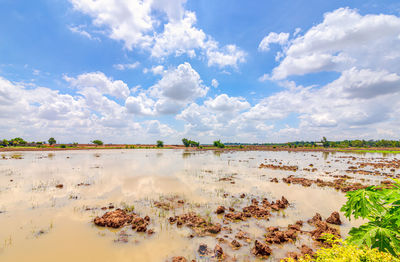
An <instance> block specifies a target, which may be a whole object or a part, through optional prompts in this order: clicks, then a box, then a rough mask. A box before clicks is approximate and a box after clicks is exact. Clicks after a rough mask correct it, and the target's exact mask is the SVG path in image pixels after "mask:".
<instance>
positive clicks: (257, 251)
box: [251, 240, 272, 257]
mask: <svg viewBox="0 0 400 262" xmlns="http://www.w3.org/2000/svg"><path fill="white" fill-rule="evenodd" d="M251 252H252V253H253V255H255V256H258V257H268V256H269V255H271V253H272V250H271V249H270V248H269V247H268V246H267V244H264V243H262V242H260V241H258V240H256V241H255V242H254V247H253V249H252V250H251Z"/></svg>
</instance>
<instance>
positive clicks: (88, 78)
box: [0, 0, 400, 143]
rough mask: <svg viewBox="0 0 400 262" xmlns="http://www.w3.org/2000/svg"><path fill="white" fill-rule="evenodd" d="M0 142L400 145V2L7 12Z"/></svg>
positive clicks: (180, 1) (101, 1)
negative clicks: (352, 141) (381, 141)
mask: <svg viewBox="0 0 400 262" xmlns="http://www.w3.org/2000/svg"><path fill="white" fill-rule="evenodd" d="M0 6H1V8H0V19H1V23H0V33H1V36H2V37H1V38H0V109H1V110H0V111H1V112H2V113H0V118H1V119H0V120H1V124H0V134H2V137H4V138H11V137H16V136H22V137H24V138H26V139H27V140H46V139H47V138H48V137H49V136H54V137H56V138H58V140H59V141H61V142H65V143H67V142H74V141H77V142H88V141H90V140H93V139H102V140H104V141H105V142H109V143H122V142H124V143H125V142H126V143H150V142H154V141H155V140H157V139H162V140H164V141H166V142H167V143H178V142H179V141H180V139H181V138H182V137H188V138H191V139H195V140H200V141H201V142H204V143H209V142H212V141H213V140H214V139H222V140H223V141H226V142H228V141H229V142H286V141H293V140H318V139H320V138H321V137H322V136H327V137H328V138H329V139H332V140H333V139H347V138H365V139H369V138H372V139H378V138H390V139H398V137H399V134H398V128H397V127H398V126H399V124H400V119H399V108H400V106H399V101H400V99H399V98H400V76H399V75H400V48H398V47H399V46H400V3H399V2H398V1H228V0H224V1H206V0H204V1H190V0H188V1H185V0H170V1H167V0H145V1H139V0H131V1H128V0H121V1H117V0H98V1H94V0H52V1H50V0H47V1H45V0H43V1H28V2H27V1H22V0H0Z"/></svg>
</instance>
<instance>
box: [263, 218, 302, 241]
mask: <svg viewBox="0 0 400 262" xmlns="http://www.w3.org/2000/svg"><path fill="white" fill-rule="evenodd" d="M301 225H302V222H301V221H299V222H297V223H296V224H295V225H289V226H288V229H287V230H286V231H280V230H279V228H278V227H269V228H268V229H267V230H268V233H267V235H266V238H265V241H266V242H268V243H270V244H282V243H285V242H288V241H294V240H296V238H297V235H298V233H299V232H301V230H300V227H301Z"/></svg>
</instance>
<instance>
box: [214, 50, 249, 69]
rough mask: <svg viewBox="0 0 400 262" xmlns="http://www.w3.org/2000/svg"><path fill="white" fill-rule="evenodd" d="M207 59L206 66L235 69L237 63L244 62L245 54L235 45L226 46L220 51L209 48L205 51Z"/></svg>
mask: <svg viewBox="0 0 400 262" xmlns="http://www.w3.org/2000/svg"><path fill="white" fill-rule="evenodd" d="M207 58H208V66H214V65H215V66H218V67H220V68H223V67H227V66H231V67H234V68H237V66H238V64H239V63H244V62H245V61H246V53H245V52H244V51H242V50H240V49H239V48H238V47H237V46H235V45H227V46H225V47H224V48H222V49H217V48H213V47H211V48H208V49H207Z"/></svg>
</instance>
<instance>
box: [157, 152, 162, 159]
mask: <svg viewBox="0 0 400 262" xmlns="http://www.w3.org/2000/svg"><path fill="white" fill-rule="evenodd" d="M163 155H164V153H162V152H157V154H156V157H157V158H159V157H162V156H163Z"/></svg>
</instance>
